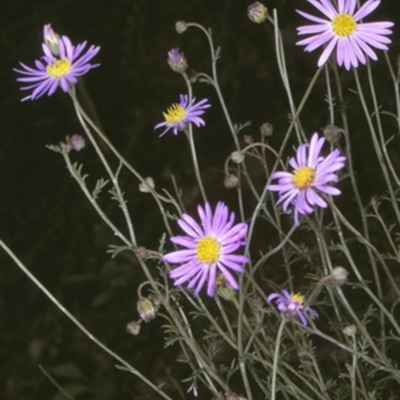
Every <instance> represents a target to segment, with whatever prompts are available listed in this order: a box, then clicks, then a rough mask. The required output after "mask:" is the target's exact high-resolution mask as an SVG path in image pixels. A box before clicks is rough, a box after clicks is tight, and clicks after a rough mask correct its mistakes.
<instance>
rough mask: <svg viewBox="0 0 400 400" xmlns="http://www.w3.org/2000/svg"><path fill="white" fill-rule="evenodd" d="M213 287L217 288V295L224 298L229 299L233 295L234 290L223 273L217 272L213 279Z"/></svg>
mask: <svg viewBox="0 0 400 400" xmlns="http://www.w3.org/2000/svg"><path fill="white" fill-rule="evenodd" d="M215 287H216V288H217V294H218V296H220V297H222V298H223V299H225V300H231V299H232V297H234V296H235V291H234V290H233V288H232V286H231V285H230V284H229V283H228V282H227V280H226V278H225V276H224V274H221V273H219V274H218V275H217V278H216V279H215Z"/></svg>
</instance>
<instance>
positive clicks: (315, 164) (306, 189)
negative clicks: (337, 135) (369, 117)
mask: <svg viewBox="0 0 400 400" xmlns="http://www.w3.org/2000/svg"><path fill="white" fill-rule="evenodd" d="M324 142H325V138H319V137H318V134H317V133H314V135H313V136H312V138H311V141H310V144H308V143H306V144H301V145H300V146H299V147H298V149H297V153H296V157H292V158H290V160H289V164H290V166H291V167H292V168H293V169H294V171H293V172H286V171H278V172H275V173H273V174H272V175H271V180H273V179H279V181H278V183H277V184H275V185H268V186H267V189H269V190H272V191H277V192H279V196H280V197H279V199H278V202H277V205H278V204H279V203H282V202H283V211H284V212H285V213H287V212H288V207H289V205H291V204H292V205H294V209H295V212H294V220H295V223H296V225H299V216H298V214H299V213H300V214H303V215H304V214H311V213H312V212H313V211H314V206H319V207H323V208H325V207H327V203H326V202H325V200H324V199H323V198H322V197H321V196H320V194H319V193H318V192H323V193H326V194H330V195H334V196H336V195H339V194H340V193H341V192H340V190H339V189H336V188H334V187H332V186H330V185H329V183H330V182H337V181H338V180H339V177H338V176H337V175H336V174H335V172H336V171H337V170H339V169H341V168H343V167H344V164H345V161H346V157H344V156H341V155H340V151H339V150H338V149H335V150H333V151H332V152H331V153H330V154H329V155H328V156H327V157H323V156H321V155H320V152H321V149H322V146H323V144H324Z"/></svg>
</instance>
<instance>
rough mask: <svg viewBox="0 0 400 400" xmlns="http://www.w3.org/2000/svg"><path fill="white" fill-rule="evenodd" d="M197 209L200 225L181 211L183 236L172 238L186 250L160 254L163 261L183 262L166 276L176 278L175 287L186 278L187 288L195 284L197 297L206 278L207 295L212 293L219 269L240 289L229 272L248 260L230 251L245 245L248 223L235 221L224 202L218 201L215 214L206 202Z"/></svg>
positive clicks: (234, 286)
mask: <svg viewBox="0 0 400 400" xmlns="http://www.w3.org/2000/svg"><path fill="white" fill-rule="evenodd" d="M197 212H198V214H199V217H200V224H198V223H197V222H196V221H195V220H194V219H193V218H192V217H191V216H190V215H188V214H182V216H181V218H180V219H178V224H179V226H180V228H181V229H182V230H183V231H184V232H185V234H186V236H173V237H171V241H172V242H173V243H175V244H177V245H179V246H183V247H185V248H186V249H184V250H178V251H173V252H171V253H168V254H165V255H164V256H163V260H165V261H167V262H168V263H170V264H182V265H181V266H180V267H177V268H175V269H173V270H171V271H170V272H169V276H170V277H171V278H172V279H174V280H175V282H174V285H175V286H178V285H182V284H183V283H185V282H187V281H189V284H188V288H189V289H191V288H193V287H195V295H196V296H197V295H198V293H199V292H200V290H201V288H202V287H203V285H204V284H205V282H206V281H208V283H207V294H208V296H213V295H214V291H215V286H216V284H215V281H216V276H217V273H218V272H220V273H222V274H223V275H224V277H225V278H226V280H227V282H228V283H229V284H230V285H231V286H232V287H233V288H234V289H239V284H238V282H237V281H236V279H235V278H234V276H233V275H232V273H231V271H235V272H239V273H241V272H243V271H244V268H243V265H242V264H244V263H246V262H248V258H247V257H245V256H243V255H239V254H233V253H234V252H235V251H236V250H237V249H239V247H241V246H243V245H244V244H245V242H244V240H243V239H244V237H245V236H246V234H247V228H248V227H247V224H246V223H244V222H241V223H238V224H235V223H234V222H235V214H234V213H233V212H231V213H229V210H228V207H227V206H226V205H225V204H224V203H223V202H219V203H218V204H217V206H216V208H215V211H214V213H213V212H212V210H211V207H210V205H209V204H208V203H206V204H205V206H204V208H203V207H202V206H200V205H199V206H197Z"/></svg>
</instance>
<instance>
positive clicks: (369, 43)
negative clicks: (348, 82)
mask: <svg viewBox="0 0 400 400" xmlns="http://www.w3.org/2000/svg"><path fill="white" fill-rule="evenodd" d="M307 1H308V2H309V3H311V4H312V5H313V6H314V7H315V8H317V9H318V10H319V11H320V12H321V13H322V14H324V15H325V16H326V17H327V19H325V18H319V17H315V16H313V15H310V14H308V13H305V12H303V11H299V10H296V11H297V12H298V13H299V14H300V15H302V16H303V17H305V18H307V19H308V20H310V21H312V22H315V23H314V24H313V25H306V26H301V27H299V28H297V32H298V34H299V35H311V36H310V37H308V38H307V39H303V40H300V41H299V42H297V44H298V45H300V46H306V47H305V51H313V50H315V49H317V48H318V47H321V46H323V45H324V44H327V46H326V47H325V49H324V51H323V52H322V55H321V57H320V58H319V60H318V67H321V66H322V65H324V64H325V62H326V61H327V60H328V58H329V56H330V55H331V54H332V52H333V50H334V49H335V47H336V60H337V63H338V65H343V64H344V67H345V68H346V69H347V70H349V69H350V67H351V66H353V67H355V68H357V67H358V63H359V62H360V63H361V64H364V65H365V64H366V62H367V59H366V57H365V56H366V55H367V56H369V57H370V58H372V59H373V60H377V56H376V54H375V52H374V51H373V50H372V48H373V47H374V48H376V49H380V50H387V49H388V47H387V46H386V44H388V43H391V40H390V39H388V38H387V37H386V36H387V35H390V34H391V33H392V31H391V30H390V29H388V28H390V27H392V26H393V23H392V22H361V20H362V19H363V18H365V17H366V16H368V15H369V14H371V13H372V12H373V11H374V10H375V9H376V8H377V7H378V6H379V4H380V1H379V0H368V1H367V2H366V3H365V4H364V5H362V6H361V7H360V8H359V9H358V10H357V11H356V6H357V0H338V6H337V8H336V7H335V5H334V4H333V3H332V1H330V0H307Z"/></svg>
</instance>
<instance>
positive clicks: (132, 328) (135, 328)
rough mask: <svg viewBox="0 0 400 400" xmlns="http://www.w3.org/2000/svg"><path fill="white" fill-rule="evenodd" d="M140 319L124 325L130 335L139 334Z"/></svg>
mask: <svg viewBox="0 0 400 400" xmlns="http://www.w3.org/2000/svg"><path fill="white" fill-rule="evenodd" d="M141 322H142V320H141V319H139V321H131V322H129V323H128V324H127V325H126V331H127V332H128V333H129V334H131V335H135V336H136V335H139V332H140V324H141Z"/></svg>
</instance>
